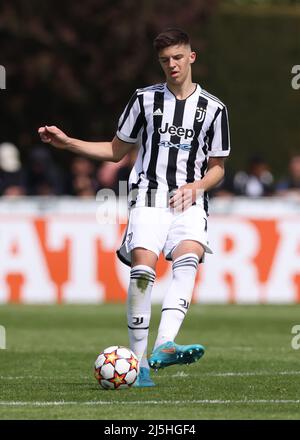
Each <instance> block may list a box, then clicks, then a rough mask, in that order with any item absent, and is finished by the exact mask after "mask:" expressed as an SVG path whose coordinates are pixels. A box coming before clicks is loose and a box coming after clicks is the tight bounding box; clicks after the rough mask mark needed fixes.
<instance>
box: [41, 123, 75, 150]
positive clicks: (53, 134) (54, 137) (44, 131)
mask: <svg viewBox="0 0 300 440" xmlns="http://www.w3.org/2000/svg"><path fill="white" fill-rule="evenodd" d="M38 133H39V135H40V138H41V140H42V141H43V142H45V143H48V144H51V145H53V146H54V147H57V148H67V146H68V144H69V140H70V138H69V137H68V136H67V135H66V134H65V133H64V132H63V131H62V130H60V129H59V128H57V127H56V126H55V125H51V126H47V125H45V126H44V127H40V128H39V129H38Z"/></svg>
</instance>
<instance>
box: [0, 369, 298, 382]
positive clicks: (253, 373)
mask: <svg viewBox="0 0 300 440" xmlns="http://www.w3.org/2000/svg"><path fill="white" fill-rule="evenodd" d="M299 375H300V371H274V372H273V371H241V372H239V371H227V372H225V371H224V372H211V373H207V372H206V373H200V374H197V375H196V374H189V373H186V372H185V371H180V372H178V373H174V374H170V375H169V376H168V377H173V378H174V377H199V376H201V377H247V376H299ZM155 377H156V378H162V376H155ZM91 378H93V375H92V374H91V376H77V377H76V376H74V377H73V378H72V379H77V380H80V379H83V380H87V379H91ZM25 379H34V380H35V379H36V380H40V379H42V380H45V376H31V375H28V376H0V380H25ZM48 379H49V380H58V379H70V376H49V377H48Z"/></svg>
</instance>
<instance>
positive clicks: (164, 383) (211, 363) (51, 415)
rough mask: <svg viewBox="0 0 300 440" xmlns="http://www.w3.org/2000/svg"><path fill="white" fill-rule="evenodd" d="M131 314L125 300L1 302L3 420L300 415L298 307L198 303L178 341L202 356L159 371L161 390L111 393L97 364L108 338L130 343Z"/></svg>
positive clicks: (157, 379) (110, 341) (154, 322)
mask: <svg viewBox="0 0 300 440" xmlns="http://www.w3.org/2000/svg"><path fill="white" fill-rule="evenodd" d="M159 310H160V308H159V306H155V307H153V313H152V322H151V329H150V331H151V334H150V343H151V344H153V342H154V338H155V336H156V329H157V326H158V322H159ZM125 317H126V310H125V305H120V304H117V305H113V304H107V305H97V306H85V305H72V306H71V305H62V306H23V305H22V306H12V305H3V306H0V325H3V326H5V328H6V335H7V349H6V350H0V419H107V420H120V419H127V420H128V419H134V420H137V419H144V420H164V419H168V420H175V419H177V420H195V419H196V420H198V419H299V418H300V350H295V349H293V348H292V346H291V340H292V337H293V335H292V333H291V329H292V327H293V326H294V325H296V324H300V306H299V305H286V306H280V305H277V306H275V305H273V306H271V305H260V306H237V305H214V306H213V305H196V304H193V305H192V306H191V309H190V311H189V313H188V315H187V318H186V320H185V322H184V324H183V326H182V329H181V332H180V335H179V336H178V338H177V342H178V343H180V344H188V343H201V344H203V345H204V346H205V347H206V353H205V355H204V357H203V358H202V359H201V360H200V361H199V362H197V363H195V364H192V365H190V366H185V365H184V366H171V367H168V368H166V369H164V370H160V371H159V372H158V373H156V374H155V373H154V372H153V378H154V380H155V382H156V383H157V386H156V387H155V388H148V389H147V388H144V389H134V388H133V389H129V390H116V391H105V390H102V389H100V387H99V385H98V384H97V382H96V380H95V379H94V377H93V363H94V360H95V358H96V356H97V354H98V353H99V352H100V351H101V350H102V349H104V348H106V347H107V346H109V345H115V344H116V345H125V346H128V340H127V329H126V318H125Z"/></svg>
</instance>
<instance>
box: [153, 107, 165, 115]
mask: <svg viewBox="0 0 300 440" xmlns="http://www.w3.org/2000/svg"><path fill="white" fill-rule="evenodd" d="M162 115H163V112H162V111H161V109H160V108H158V109H157V110H155V112H154V113H153V116H162Z"/></svg>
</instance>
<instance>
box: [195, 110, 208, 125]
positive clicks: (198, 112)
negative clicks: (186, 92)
mask: <svg viewBox="0 0 300 440" xmlns="http://www.w3.org/2000/svg"><path fill="white" fill-rule="evenodd" d="M205 113H206V109H205V108H203V107H197V110H196V121H197V122H202V121H203V120H204V118H205Z"/></svg>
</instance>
